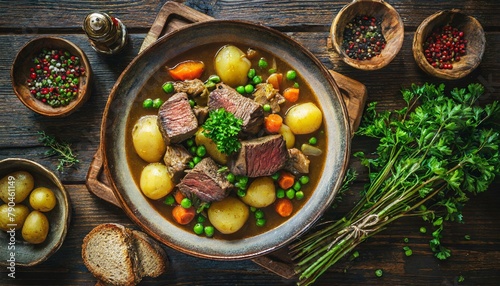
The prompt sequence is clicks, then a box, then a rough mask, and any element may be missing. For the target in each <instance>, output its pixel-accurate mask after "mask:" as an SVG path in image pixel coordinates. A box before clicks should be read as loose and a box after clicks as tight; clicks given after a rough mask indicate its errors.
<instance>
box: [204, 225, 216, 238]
mask: <svg viewBox="0 0 500 286" xmlns="http://www.w3.org/2000/svg"><path fill="white" fill-rule="evenodd" d="M204 231H205V235H206V236H207V237H212V236H214V233H215V229H214V227H213V226H211V225H207V226H205V229H204Z"/></svg>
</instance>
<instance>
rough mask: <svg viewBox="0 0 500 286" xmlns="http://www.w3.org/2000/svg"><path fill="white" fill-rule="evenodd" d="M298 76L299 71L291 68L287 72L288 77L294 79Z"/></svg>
mask: <svg viewBox="0 0 500 286" xmlns="http://www.w3.org/2000/svg"><path fill="white" fill-rule="evenodd" d="M296 77H297V72H296V71H294V70H289V71H287V72H286V79H288V80H294V79H295V78H296Z"/></svg>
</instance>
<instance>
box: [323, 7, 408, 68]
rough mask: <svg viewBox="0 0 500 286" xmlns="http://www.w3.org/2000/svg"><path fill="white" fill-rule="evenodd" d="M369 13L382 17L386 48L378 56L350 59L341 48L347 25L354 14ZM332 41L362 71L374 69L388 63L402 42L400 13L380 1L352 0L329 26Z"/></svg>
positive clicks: (335, 47) (349, 61)
mask: <svg viewBox="0 0 500 286" xmlns="http://www.w3.org/2000/svg"><path fill="white" fill-rule="evenodd" d="M362 15H368V16H371V17H375V18H377V19H378V20H381V21H382V23H381V26H382V27H381V28H382V34H383V35H384V38H385V40H386V45H385V48H384V49H383V50H382V51H381V53H380V54H379V55H377V56H374V57H372V58H371V59H367V60H357V59H352V58H350V57H349V56H348V55H347V54H346V52H345V50H344V49H343V48H342V42H343V40H344V30H345V27H346V25H347V24H348V23H349V22H351V21H352V20H353V19H354V18H355V17H356V16H362ZM330 34H331V39H332V44H333V47H334V49H335V50H336V51H337V53H338V54H339V55H340V57H341V58H342V60H343V61H344V62H345V63H347V64H348V65H350V66H352V67H354V68H357V69H361V70H377V69H381V68H383V67H385V66H386V65H387V64H389V63H390V62H391V61H392V60H393V59H394V57H395V56H396V55H397V54H398V52H399V50H400V49H401V46H402V45H403V38H404V25H403V21H402V20H401V17H400V16H399V13H398V12H397V11H396V10H395V9H394V8H393V7H392V6H391V5H389V4H387V3H386V2H384V1H382V0H354V1H353V2H352V3H350V4H348V5H346V6H345V7H344V8H342V10H340V11H339V13H338V14H337V16H336V17H335V19H334V20H333V23H332V26H331V29H330Z"/></svg>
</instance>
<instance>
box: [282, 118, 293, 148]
mask: <svg viewBox="0 0 500 286" xmlns="http://www.w3.org/2000/svg"><path fill="white" fill-rule="evenodd" d="M278 133H279V134H281V136H283V140H285V143H286V148H287V149H290V148H293V146H294V145H295V135H294V134H293V132H292V130H291V129H290V127H288V126H287V125H286V124H282V125H281V127H280V130H279V131H278Z"/></svg>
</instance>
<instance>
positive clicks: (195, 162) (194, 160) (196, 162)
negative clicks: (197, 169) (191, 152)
mask: <svg viewBox="0 0 500 286" xmlns="http://www.w3.org/2000/svg"><path fill="white" fill-rule="evenodd" d="M200 161H201V157H198V156H194V157H193V163H194V164H195V165H196V164H198V163H200Z"/></svg>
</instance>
